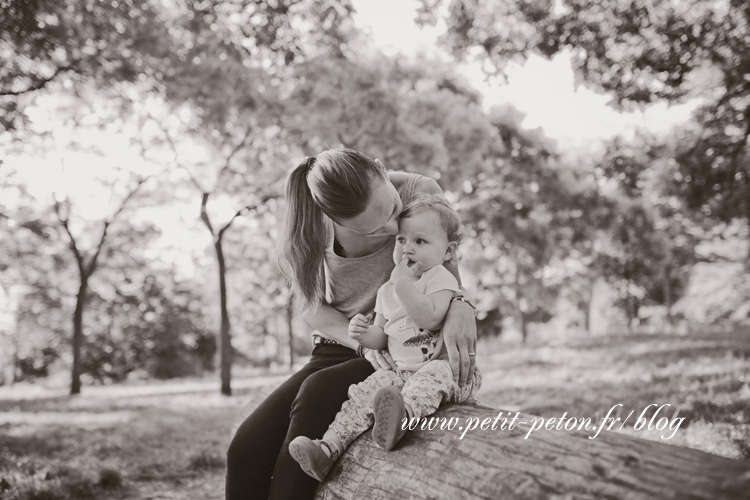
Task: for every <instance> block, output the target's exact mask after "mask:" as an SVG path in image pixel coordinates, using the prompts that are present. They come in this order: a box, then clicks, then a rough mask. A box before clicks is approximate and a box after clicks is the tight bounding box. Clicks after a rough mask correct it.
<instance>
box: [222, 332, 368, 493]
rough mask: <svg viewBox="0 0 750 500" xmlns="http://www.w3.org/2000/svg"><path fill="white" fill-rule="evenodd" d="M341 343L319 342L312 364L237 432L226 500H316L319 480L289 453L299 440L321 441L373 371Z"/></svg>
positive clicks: (230, 453) (229, 459)
mask: <svg viewBox="0 0 750 500" xmlns="http://www.w3.org/2000/svg"><path fill="white" fill-rule="evenodd" d="M373 371H374V370H373V368H372V365H370V363H369V362H368V361H367V360H366V359H363V358H358V357H356V355H355V353H354V351H353V350H352V349H349V348H348V347H344V346H342V345H338V344H318V345H317V346H315V348H314V349H313V352H312V357H311V358H310V362H309V363H307V364H306V365H305V366H304V367H302V369H300V371H298V372H297V373H295V374H294V375H292V376H291V377H290V378H289V379H288V380H287V381H286V382H284V383H283V384H282V385H281V386H280V387H279V388H278V389H276V390H275V391H274V392H273V393H271V395H269V396H268V397H267V398H266V400H265V401H263V402H262V403H261V404H260V405H259V406H258V407H257V408H256V409H255V411H253V413H252V414H251V415H250V416H249V417H247V419H245V421H244V422H243V423H242V425H241V426H240V427H239V429H237V433H236V434H235V435H234V439H232V443H231V444H230V445H229V450H228V451H227V482H226V499H227V500H266V499H269V498H271V499H273V500H280V499H293V500H305V499H312V498H313V496H314V495H315V489H316V488H317V486H318V482H317V481H316V480H315V479H313V478H311V477H310V476H308V475H307V474H305V473H304V472H303V471H302V469H301V468H300V466H299V464H297V462H295V461H294V459H293V458H292V457H291V455H290V454H289V443H290V442H291V441H292V440H293V439H294V438H296V437H297V436H307V437H309V438H311V439H320V438H321V437H322V436H323V433H324V432H325V431H326V430H327V429H328V426H329V425H330V424H331V423H332V422H333V419H334V417H335V416H336V413H338V411H339V410H340V409H341V405H342V404H343V403H344V401H346V399H347V390H348V389H349V386H350V385H352V384H357V383H359V382H361V381H363V380H364V379H366V378H367V377H368V376H369V375H370V374H372V373H373Z"/></svg>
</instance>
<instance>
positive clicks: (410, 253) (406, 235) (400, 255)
mask: <svg viewBox="0 0 750 500" xmlns="http://www.w3.org/2000/svg"><path fill="white" fill-rule="evenodd" d="M454 247H455V244H451V243H450V242H449V241H448V235H447V234H445V230H444V229H443V226H442V224H440V218H439V216H438V215H437V214H436V213H435V212H432V211H430V210H424V211H422V212H417V213H416V214H414V215H412V216H411V217H408V218H403V219H401V220H400V221H399V226H398V234H397V235H396V248H395V249H394V251H393V262H395V263H396V265H398V264H399V262H401V259H408V262H407V264H408V265H409V267H411V266H412V265H413V264H414V263H416V262H421V263H422V265H421V266H420V268H419V271H417V272H416V273H415V276H419V275H421V274H422V273H423V272H425V271H427V270H428V269H432V268H433V267H435V266H437V265H440V264H442V263H443V261H445V260H448V259H450V258H451V257H452V255H453V252H452V249H453V248H454Z"/></svg>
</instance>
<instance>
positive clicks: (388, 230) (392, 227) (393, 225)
mask: <svg viewBox="0 0 750 500" xmlns="http://www.w3.org/2000/svg"><path fill="white" fill-rule="evenodd" d="M383 233H384V234H398V221H397V220H396V219H393V220H392V221H390V222H388V223H387V224H386V225H385V226H383Z"/></svg>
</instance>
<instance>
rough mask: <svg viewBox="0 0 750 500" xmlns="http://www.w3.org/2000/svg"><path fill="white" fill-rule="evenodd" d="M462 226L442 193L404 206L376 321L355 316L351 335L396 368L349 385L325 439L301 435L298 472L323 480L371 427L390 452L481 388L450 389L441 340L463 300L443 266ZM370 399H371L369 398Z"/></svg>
mask: <svg viewBox="0 0 750 500" xmlns="http://www.w3.org/2000/svg"><path fill="white" fill-rule="evenodd" d="M461 229H462V228H461V220H460V218H459V217H458V214H457V213H456V211H455V210H454V209H453V208H452V207H451V206H450V205H449V204H448V202H447V201H446V200H445V198H443V197H442V196H440V195H426V196H421V197H419V198H417V199H415V200H414V201H413V202H411V203H410V204H408V205H407V206H406V207H405V208H404V210H403V212H402V213H401V216H400V219H399V232H398V235H397V236H396V246H395V250H394V252H393V260H394V262H395V263H396V267H395V268H394V269H393V272H392V273H391V279H390V281H389V282H388V283H386V284H384V285H383V286H382V287H381V288H380V290H378V295H377V299H376V303H375V320H374V322H373V324H372V325H370V324H369V315H368V316H363V315H362V314H357V315H356V316H354V317H353V318H352V319H351V322H350V323H349V335H350V336H351V337H352V338H354V339H356V340H357V341H358V342H359V343H360V344H362V345H363V346H365V347H367V348H370V349H378V350H380V349H385V348H386V347H387V348H388V351H389V352H390V354H391V356H392V358H393V360H394V361H395V363H396V365H397V367H398V368H397V370H396V371H392V370H377V371H376V372H375V373H373V374H372V375H370V376H369V377H368V378H367V379H365V380H364V381H363V382H361V383H359V384H356V385H352V386H350V387H349V399H348V400H347V401H346V402H345V403H344V405H343V406H342V407H341V411H339V413H338V414H337V415H336V418H335V419H334V421H333V423H332V424H331V426H330V427H329V428H328V430H327V431H326V433H325V434H324V435H323V438H322V439H320V440H315V441H313V440H311V439H309V438H307V437H304V436H300V437H297V438H296V439H294V440H293V441H292V442H291V443H290V444H289V452H290V453H291V455H292V457H294V459H295V460H296V461H297V462H298V463H299V464H300V466H301V467H302V469H303V470H304V471H305V472H306V473H307V474H308V475H310V476H312V477H314V478H315V479H317V480H318V481H323V480H324V479H325V477H326V475H327V474H328V472H329V471H330V470H331V468H332V467H333V465H334V464H335V463H336V460H338V458H339V456H340V455H341V453H343V451H344V450H345V449H346V448H347V447H348V446H349V445H350V444H351V443H352V442H353V441H354V440H355V439H356V438H357V437H358V436H359V435H360V434H362V433H363V432H365V431H366V430H367V429H368V428H370V426H373V420H374V426H373V429H372V438H373V440H374V441H375V442H376V443H377V444H378V445H379V446H381V447H382V448H384V449H386V450H391V449H393V448H394V447H395V446H396V444H398V442H399V440H400V439H401V438H402V437H403V436H404V434H405V433H406V430H405V429H406V423H407V422H408V421H410V420H411V419H412V418H421V417H425V416H427V415H430V414H432V413H434V412H435V411H436V410H437V409H438V408H439V407H440V404H441V403H443V402H455V403H462V402H464V401H466V400H467V399H469V398H471V397H473V396H474V394H476V392H477V390H478V389H479V387H480V385H481V374H480V373H479V370H476V369H475V371H474V373H473V374H472V377H471V379H470V380H469V383H468V384H466V385H465V386H464V387H463V388H459V387H458V386H457V385H454V382H453V374H452V371H451V367H450V364H449V363H448V360H447V356H446V354H445V353H444V350H443V349H442V346H443V339H442V335H441V334H440V328H441V326H442V323H443V320H444V319H445V315H446V313H447V312H448V308H449V307H450V304H451V301H452V300H453V298H454V297H455V296H456V294H457V293H458V294H460V293H461V291H460V289H459V287H458V282H457V281H456V278H455V277H454V276H453V275H452V274H451V273H450V272H449V271H448V270H447V269H446V268H445V267H444V266H443V263H444V262H447V261H449V260H451V259H455V258H456V252H457V249H458V244H459V242H460V240H461ZM373 396H374V397H373Z"/></svg>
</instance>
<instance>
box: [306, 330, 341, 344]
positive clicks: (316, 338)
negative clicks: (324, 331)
mask: <svg viewBox="0 0 750 500" xmlns="http://www.w3.org/2000/svg"><path fill="white" fill-rule="evenodd" d="M312 344H313V346H316V345H318V344H338V345H341V344H339V343H338V342H336V341H335V340H331V339H329V338H326V337H324V336H322V335H318V334H317V333H313V336H312Z"/></svg>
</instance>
